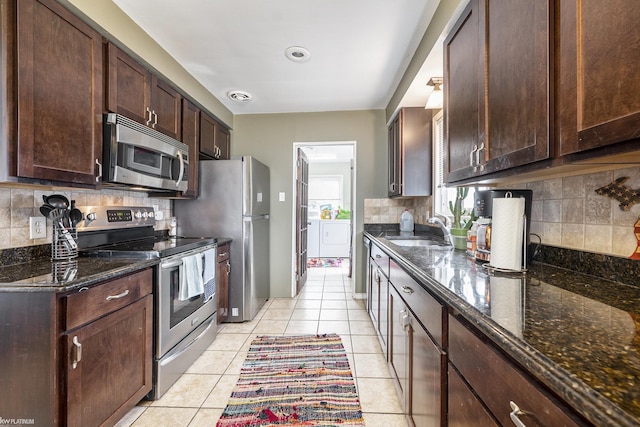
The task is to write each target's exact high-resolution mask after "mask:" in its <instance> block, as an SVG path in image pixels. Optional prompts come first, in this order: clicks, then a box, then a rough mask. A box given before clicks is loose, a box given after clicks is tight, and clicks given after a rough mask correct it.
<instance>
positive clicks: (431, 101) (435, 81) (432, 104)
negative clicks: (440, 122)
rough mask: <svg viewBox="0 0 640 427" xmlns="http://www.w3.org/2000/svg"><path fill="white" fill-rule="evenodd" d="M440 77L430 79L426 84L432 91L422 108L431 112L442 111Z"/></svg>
mask: <svg viewBox="0 0 640 427" xmlns="http://www.w3.org/2000/svg"><path fill="white" fill-rule="evenodd" d="M441 85H442V77H431V79H429V81H428V82H427V86H433V91H432V92H431V94H430V95H429V98H427V105H425V107H424V108H426V109H432V110H440V109H442V104H443V96H442V88H441V87H440V86H441Z"/></svg>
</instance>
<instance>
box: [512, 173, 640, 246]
mask: <svg viewBox="0 0 640 427" xmlns="http://www.w3.org/2000/svg"><path fill="white" fill-rule="evenodd" d="M623 176H626V177H629V180H628V181H627V182H625V185H626V186H627V187H630V188H632V189H640V168H638V167H635V168H626V169H617V170H613V171H606V172H597V173H590V174H586V175H576V176H570V177H564V178H557V179H549V180H544V181H537V182H530V183H527V184H526V185H524V186H520V188H529V189H531V190H533V204H532V206H531V232H532V233H535V234H538V235H539V236H540V237H541V238H542V242H543V243H545V244H547V245H553V246H559V247H565V248H571V249H583V250H586V251H589V252H597V253H603V254H610V255H618V256H623V257H629V256H630V255H631V254H633V253H634V251H635V250H636V247H637V243H638V241H637V240H636V237H635V234H634V224H635V222H636V221H637V220H638V217H639V216H640V204H635V205H633V206H631V208H630V209H629V210H628V211H623V210H621V209H620V207H619V204H620V202H618V201H616V200H614V199H611V198H608V197H606V196H601V195H599V194H597V193H596V192H595V190H596V189H598V188H600V187H602V186H605V185H607V184H609V183H611V182H612V181H614V180H615V179H617V178H619V177H623Z"/></svg>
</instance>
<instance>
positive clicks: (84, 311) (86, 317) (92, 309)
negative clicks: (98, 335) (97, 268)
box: [64, 269, 153, 330]
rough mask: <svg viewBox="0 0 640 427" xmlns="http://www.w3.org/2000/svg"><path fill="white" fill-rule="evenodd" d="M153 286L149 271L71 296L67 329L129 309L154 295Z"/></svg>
mask: <svg viewBox="0 0 640 427" xmlns="http://www.w3.org/2000/svg"><path fill="white" fill-rule="evenodd" d="M152 287H153V272H152V270H151V269H147V270H144V271H140V272H137V273H133V274H130V275H128V276H124V277H120V278H118V279H115V280H111V281H108V282H104V283H102V284H98V285H96V286H93V287H92V288H90V289H86V290H84V291H78V292H77V293H74V294H71V295H67V296H66V297H64V299H65V302H66V305H67V310H66V313H67V314H66V325H65V330H70V329H73V328H76V327H78V326H80V325H83V324H85V323H87V322H90V321H91V320H93V319H97V318H99V317H102V316H104V315H105V314H108V313H111V312H113V311H115V310H118V309H120V308H122V307H125V306H127V305H129V304H131V303H132V302H134V301H137V300H139V299H140V298H142V297H144V296H145V295H148V294H150V293H151V291H152Z"/></svg>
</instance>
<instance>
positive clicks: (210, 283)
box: [202, 249, 217, 302]
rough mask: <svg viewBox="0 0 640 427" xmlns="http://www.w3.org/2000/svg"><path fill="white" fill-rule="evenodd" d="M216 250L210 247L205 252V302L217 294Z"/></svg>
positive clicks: (203, 279)
mask: <svg viewBox="0 0 640 427" xmlns="http://www.w3.org/2000/svg"><path fill="white" fill-rule="evenodd" d="M216 266H217V264H216V250H215V249H208V250H206V251H205V252H204V269H203V272H202V281H203V282H204V302H207V301H209V300H210V299H211V298H213V296H214V295H215V294H216Z"/></svg>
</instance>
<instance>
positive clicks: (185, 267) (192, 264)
mask: <svg viewBox="0 0 640 427" xmlns="http://www.w3.org/2000/svg"><path fill="white" fill-rule="evenodd" d="M203 292H204V283H203V282H202V256H201V255H200V254H196V255H190V256H186V257H184V258H183V259H182V275H181V276H180V293H179V295H178V299H179V300H180V301H186V300H188V299H191V298H193V297H195V296H198V295H201V294H202V293H203Z"/></svg>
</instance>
